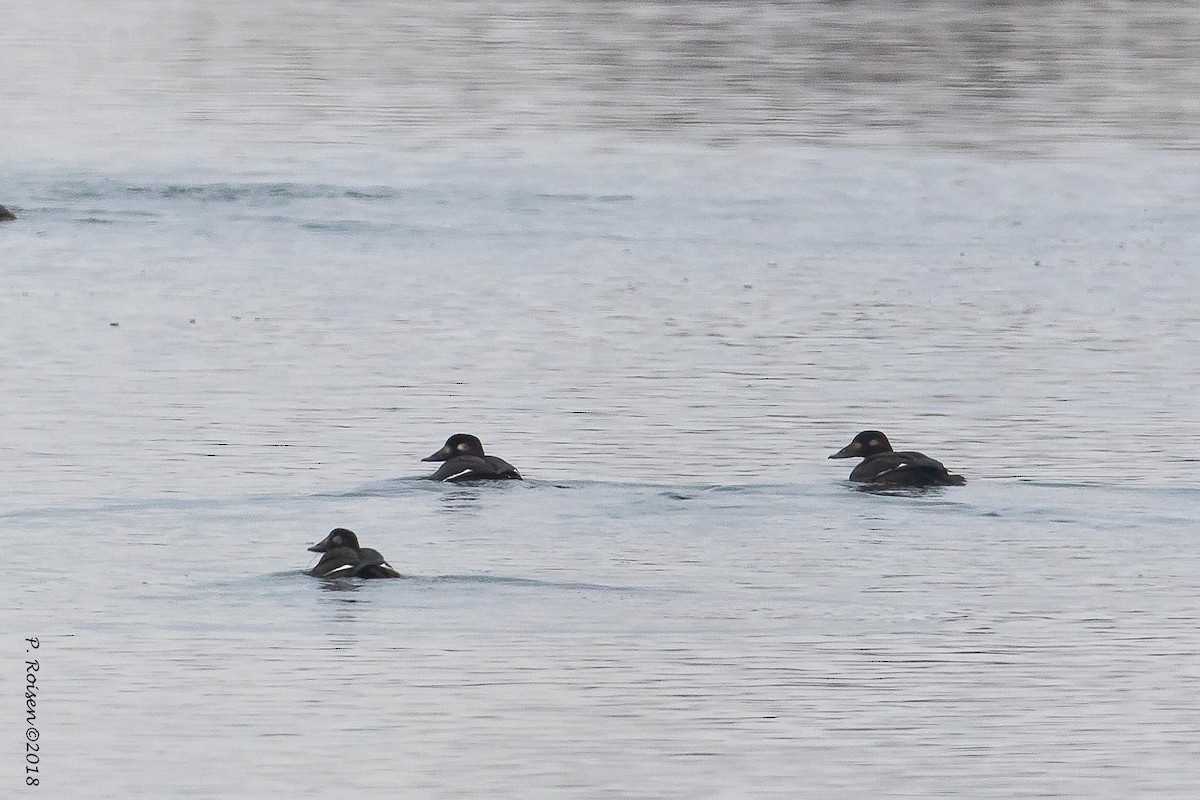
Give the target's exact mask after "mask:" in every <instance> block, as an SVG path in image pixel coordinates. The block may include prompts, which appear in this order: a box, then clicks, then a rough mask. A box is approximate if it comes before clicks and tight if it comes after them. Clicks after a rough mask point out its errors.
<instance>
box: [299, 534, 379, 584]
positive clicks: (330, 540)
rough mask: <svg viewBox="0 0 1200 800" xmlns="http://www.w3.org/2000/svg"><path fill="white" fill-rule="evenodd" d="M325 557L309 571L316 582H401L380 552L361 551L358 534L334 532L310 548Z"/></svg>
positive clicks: (366, 548)
mask: <svg viewBox="0 0 1200 800" xmlns="http://www.w3.org/2000/svg"><path fill="white" fill-rule="evenodd" d="M308 549H309V550H311V551H312V552H314V553H324V555H323V556H321V560H320V561H318V562H317V565H316V566H315V567H313V568H312V569H311V570H310V571H309V573H308V574H309V575H312V576H313V577H316V578H399V577H400V573H399V572H397V571H396V570H394V569H392V565H391V564H389V563H387V561H386V560H385V559H384V557H383V556H382V555H381V554H380V552H379V551H378V550H372V549H371V548H370V547H359V545H358V537H357V536H355V535H354V531H351V530H347V529H346V528H334V529H333V530H331V531H330V532H329V535H328V536H326V537H325V538H324V539H322V540H321V541H319V542H317V543H316V544H314V545H313V546H312V547H310V548H308Z"/></svg>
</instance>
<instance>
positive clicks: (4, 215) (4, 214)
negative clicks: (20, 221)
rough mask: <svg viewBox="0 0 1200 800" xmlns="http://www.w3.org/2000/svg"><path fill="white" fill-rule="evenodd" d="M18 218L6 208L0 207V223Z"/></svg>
mask: <svg viewBox="0 0 1200 800" xmlns="http://www.w3.org/2000/svg"><path fill="white" fill-rule="evenodd" d="M16 218H17V215H16V214H14V213H12V212H11V211H9V210H8V209H7V208H5V207H4V206H0V222H9V221H10V220H14V219H16Z"/></svg>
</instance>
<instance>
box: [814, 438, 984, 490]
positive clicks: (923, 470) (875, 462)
mask: <svg viewBox="0 0 1200 800" xmlns="http://www.w3.org/2000/svg"><path fill="white" fill-rule="evenodd" d="M830 458H861V459H863V461H862V463H861V464H859V465H858V466H857V467H855V468H854V470H853V471H852V472H851V473H850V480H852V481H858V482H860V483H872V484H875V485H878V486H961V485H963V484H964V483H966V482H967V479H966V478H964V477H963V476H962V475H951V474H950V472H949V471H948V470H947V469H946V468H945V467H944V466H943V465H942V462H940V461H935V460H934V459H932V458H930V457H929V456H927V455H925V454H924V453H914V452H901V453H896V452H893V451H892V443H891V442H889V441H888V438H887V437H886V436H884V435H883V434H882V433H880V432H879V431H863V432H862V433H860V434H859V435H858V436H855V437H854V440H853V441H851V442H850V444H848V445H846V446H845V447H843V448H842V449H841V450H838V451H837V452H836V453H834V454H833V455H831V456H830Z"/></svg>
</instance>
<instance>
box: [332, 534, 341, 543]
mask: <svg viewBox="0 0 1200 800" xmlns="http://www.w3.org/2000/svg"><path fill="white" fill-rule="evenodd" d="M333 543H334V544H341V543H342V535H341V534H340V533H339V534H338V535H337V536H335V537H333Z"/></svg>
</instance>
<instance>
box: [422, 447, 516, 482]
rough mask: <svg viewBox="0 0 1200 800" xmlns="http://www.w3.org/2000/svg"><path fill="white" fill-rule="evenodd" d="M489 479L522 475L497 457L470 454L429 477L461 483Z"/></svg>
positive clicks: (446, 465)
mask: <svg viewBox="0 0 1200 800" xmlns="http://www.w3.org/2000/svg"><path fill="white" fill-rule="evenodd" d="M489 478H515V479H517V480H520V478H521V475H520V474H519V473H518V472H517V470H516V469H515V468H514V467H513V465H512V464H509V463H508V462H507V461H505V460H504V459H503V458H498V457H497V456H476V455H470V454H463V455H457V456H455V457H454V458H452V459H450V460H449V461H447V462H446V463H444V464H442V466H440V467H438V471H437V472H435V473H433V474H432V475H430V476H429V479H430V480H433V481H446V482H449V483H459V482H462V481H477V480H485V479H489Z"/></svg>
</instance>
